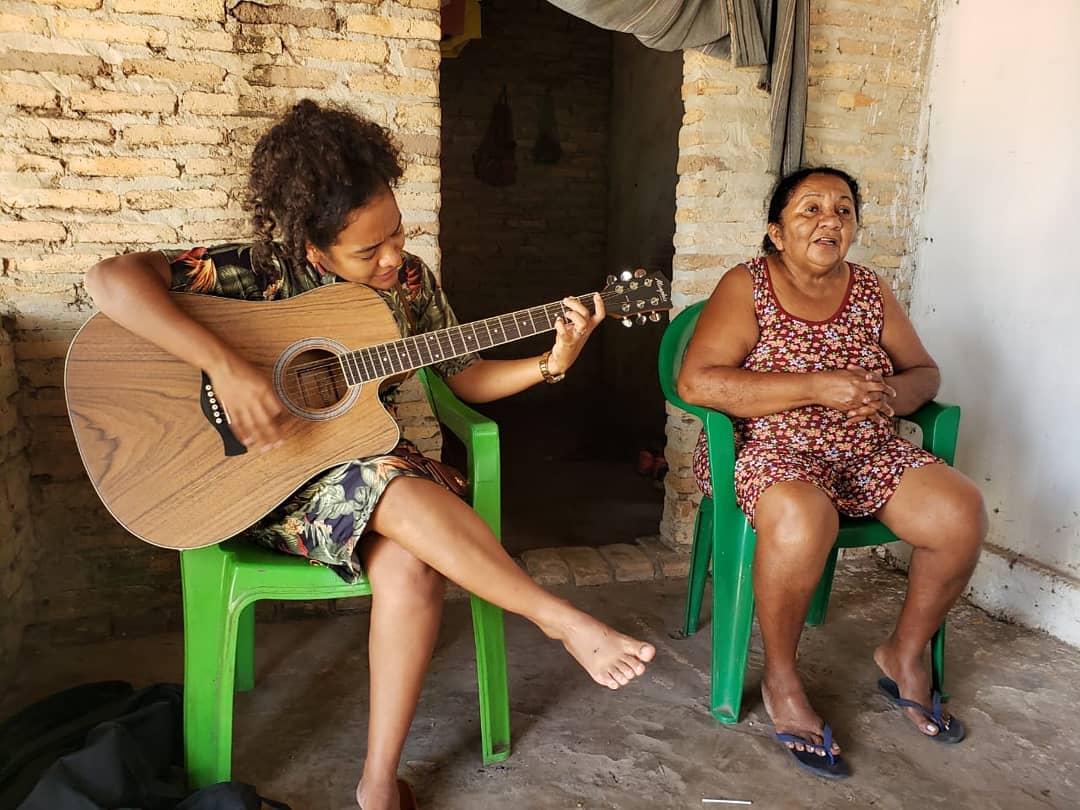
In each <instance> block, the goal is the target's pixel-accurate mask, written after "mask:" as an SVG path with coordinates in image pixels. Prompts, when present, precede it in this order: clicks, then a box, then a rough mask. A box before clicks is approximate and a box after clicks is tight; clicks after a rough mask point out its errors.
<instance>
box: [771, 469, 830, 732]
mask: <svg viewBox="0 0 1080 810" xmlns="http://www.w3.org/2000/svg"><path fill="white" fill-rule="evenodd" d="M754 522H755V529H756V532H757V548H756V550H755V553H754V597H755V599H756V602H757V616H758V624H759V625H760V626H761V638H762V641H763V643H764V645H765V671H764V674H763V676H762V681H761V697H762V700H763V701H764V703H765V711H767V712H768V713H769V717H771V718H772V721H773V725H774V726H776V731H777V733H787V734H795V735H797V736H799V737H802V738H804V739H807V740H812V741H814V742H815V743H817V744H818V745H821V744H822V743H823V737H822V730H823V728H824V722H823V721H822V719H821V717H820V716H818V714H817V713H816V712H815V711H814V709H813V708H812V707H811V705H810V699H809V698H808V697H807V695H806V690H805V689H804V688H803V684H802V680H801V679H800V678H799V674H798V672H797V670H796V667H795V651H796V649H797V648H798V645H799V636H800V635H801V634H802V628H803V623H804V622H805V621H806V612H807V609H808V608H809V607H810V600H811V598H812V597H813V595H814V589H815V588H816V587H817V584H818V580H820V579H821V574H822V571H823V570H824V569H825V561H826V559H827V558H828V556H829V551H830V550H831V549H832V546H833V544H834V543H835V542H836V533H837V530H838V528H839V519H838V517H837V514H836V509H835V508H833V505H832V502H831V501H830V500H829V498H828V496H827V495H826V494H825V493H824V492H822V491H821V490H820V489H818V488H817V487H815V486H814V485H813V484H808V483H806V482H804V481H784V482H782V483H779V484H774V485H773V486H771V487H769V488H768V489H766V490H765V492H763V493H762V494H761V496H760V497H759V498H758V502H757V505H756V507H755V510H754ZM791 747H794V748H798V749H799V750H802V749H803V746H801V745H792V746H791ZM839 751H840V747H839V746H838V745H836V744H835V743H834V744H833V752H834V753H839Z"/></svg>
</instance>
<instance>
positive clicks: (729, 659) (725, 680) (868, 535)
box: [659, 301, 960, 723]
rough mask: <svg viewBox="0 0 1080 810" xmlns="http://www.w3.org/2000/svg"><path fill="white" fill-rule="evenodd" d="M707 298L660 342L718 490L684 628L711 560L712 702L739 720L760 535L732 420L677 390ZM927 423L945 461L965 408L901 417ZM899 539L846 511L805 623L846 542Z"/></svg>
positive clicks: (941, 659) (819, 618)
mask: <svg viewBox="0 0 1080 810" xmlns="http://www.w3.org/2000/svg"><path fill="white" fill-rule="evenodd" d="M704 305H705V302H704V301H700V302H698V303H696V304H692V305H691V306H689V307H687V308H686V309H684V310H683V311H682V312H680V313H679V315H678V316H677V317H676V318H675V319H674V320H672V322H671V323H670V324H669V325H668V327H667V330H666V331H665V332H664V337H663V339H662V340H661V342H660V358H659V367H660V369H659V370H660V385H661V387H662V388H663V389H664V396H665V397H666V398H667V400H668V402H670V403H671V404H672V405H675V406H676V407H678V408H681V409H682V410H684V411H686V412H687V413H690V414H693V415H694V416H696V417H698V418H699V419H700V420H701V422H702V424H703V425H704V428H705V434H706V435H707V436H708V440H709V470H710V473H711V475H712V484H713V497H712V498H706V497H702V499H701V505H700V506H699V507H698V513H697V520H696V521H695V525H694V544H693V546H692V548H691V552H690V582H689V592H688V594H687V598H686V618H685V625H684V628H683V630H684V632H685V634H686V635H687V636H690V635H693V634H694V633H695V632H697V628H698V617H699V615H700V612H701V600H702V596H703V595H704V592H705V580H706V578H707V576H708V571H709V562H710V559H711V561H712V578H713V592H712V594H713V605H712V675H711V688H710V698H709V706H710V709H711V711H712V713H713V716H714V717H715V718H716V719H717V720H719V721H720V722H721V723H737V722H739V710H740V707H741V705H742V695H743V680H744V678H745V675H746V660H747V654H748V651H749V646H750V631H751V627H752V625H753V620H754V589H753V578H752V575H751V571H752V564H753V559H754V547H755V544H756V541H757V537H756V535H755V534H754V530H753V529H752V528H751V526H750V522H749V521H748V520H747V519H746V515H744V514H743V511H742V510H741V509H740V508H739V506H738V504H737V503H736V501H735V441H734V431H733V428H732V424H731V419H729V418H728V417H727V416H726V415H724V414H722V413H720V412H719V411H714V410H710V409H709V408H703V407H701V406H698V405H691V404H689V403H688V402H686V401H684V400H683V399H682V397H680V396H679V393H678V390H677V388H676V382H677V380H678V377H679V368H680V366H681V365H682V361H683V355H684V354H685V353H686V347H687V345H688V344H689V343H690V338H691V336H692V335H693V334H694V327H695V326H696V325H697V320H698V317H699V316H700V315H701V309H702V307H703V306H704ZM903 418H904V419H906V420H907V421H909V422H913V423H915V424H916V425H918V426H919V427H920V428H921V429H922V434H923V447H925V448H926V449H927V450H929V451H930V452H931V453H933V454H934V455H936V456H937V457H939V458H941V459H944V460H945V461H946V462H947V463H948V464H950V465H951V464H952V463H953V459H954V457H955V454H956V438H957V432H958V430H959V425H960V408H959V407H958V406H956V405H946V404H943V403H940V402H929V403H927V404H926V405H924V406H923V407H922V408H920V409H919V410H918V411H916V412H915V413H913V414H911V415H910V416H905V417H903ZM898 539H899V538H898V537H897V536H896V535H895V534H893V533H892V532H891V531H889V529H887V528H886V527H885V526H884V524H882V523H880V522H878V521H877V520H874V519H872V518H862V519H851V518H841V520H840V532H839V535H838V537H837V541H836V545H835V546H834V547H833V550H832V553H831V554H830V555H829V558H828V560H827V561H826V563H825V570H824V572H823V573H822V576H821V580H820V581H819V583H818V587H817V589H816V591H815V592H814V596H813V599H812V601H811V603H810V609H809V611H808V612H807V617H806V623H807V624H808V625H811V626H816V625H819V624H822V623H823V622H824V621H825V614H826V613H827V612H828V609H829V596H830V594H831V592H832V583H833V575H834V574H835V572H836V558H837V554H838V552H839V550H840V549H841V548H859V547H862V546H876V545H880V544H882V543H892V542H895V541H897V540H898ZM930 651H931V663H932V672H933V683H934V688H935V689H937V690H939V691H941V692H943V693H944V689H943V684H944V680H945V623H944V622H942V624H941V627H940V628H939V629H938V631H937V632H936V633H935V634H934V637H933V640H932V641H931V645H930Z"/></svg>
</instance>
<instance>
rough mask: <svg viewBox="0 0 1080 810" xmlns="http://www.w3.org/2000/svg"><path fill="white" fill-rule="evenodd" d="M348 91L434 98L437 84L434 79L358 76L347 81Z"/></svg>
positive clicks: (437, 87)
mask: <svg viewBox="0 0 1080 810" xmlns="http://www.w3.org/2000/svg"><path fill="white" fill-rule="evenodd" d="M349 89H350V90H352V91H353V92H354V93H382V94H383V95H388V96H425V97H430V98H436V97H438V95H439V83H438V82H437V81H435V79H414V78H411V77H405V76H388V75H385V74H379V73H375V74H368V73H364V74H358V75H355V76H353V77H352V78H351V79H349Z"/></svg>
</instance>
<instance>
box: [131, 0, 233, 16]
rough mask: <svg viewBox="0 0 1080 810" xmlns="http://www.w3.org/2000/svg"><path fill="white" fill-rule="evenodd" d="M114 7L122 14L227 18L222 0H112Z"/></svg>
mask: <svg viewBox="0 0 1080 810" xmlns="http://www.w3.org/2000/svg"><path fill="white" fill-rule="evenodd" d="M112 8H113V11H117V12H119V13H121V14H160V15H162V16H165V17H184V18H186V19H189V20H216V21H224V19H225V3H223V2H222V0H112Z"/></svg>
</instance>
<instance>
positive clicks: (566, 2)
mask: <svg viewBox="0 0 1080 810" xmlns="http://www.w3.org/2000/svg"><path fill="white" fill-rule="evenodd" d="M549 2H550V3H551V4H552V5H554V6H558V7H559V8H561V9H562V10H563V11H565V12H567V13H568V14H573V15H574V16H575V17H580V18H581V19H583V20H588V21H589V22H591V23H592V24H593V25H597V26H599V27H601V28H606V29H608V30H609V31H622V32H623V33H625V34H633V35H634V36H635V37H637V38H638V39H639V40H641V43H642V44H643V45H645V46H647V47H649V48H654V49H656V50H658V51H678V50H682V49H683V48H697V49H698V50H700V51H702V52H703V53H707V54H710V55H712V56H726V55H727V54H728V53H730V51H729V50H728V46H729V43H728V39H727V37H728V34H729V33H730V29H729V28H728V17H727V7H726V6H725V5H724V2H723V0H549Z"/></svg>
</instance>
